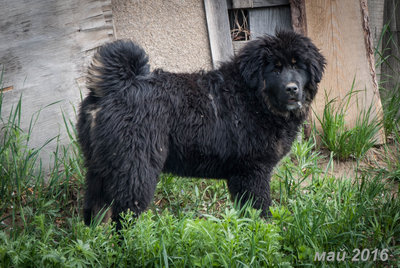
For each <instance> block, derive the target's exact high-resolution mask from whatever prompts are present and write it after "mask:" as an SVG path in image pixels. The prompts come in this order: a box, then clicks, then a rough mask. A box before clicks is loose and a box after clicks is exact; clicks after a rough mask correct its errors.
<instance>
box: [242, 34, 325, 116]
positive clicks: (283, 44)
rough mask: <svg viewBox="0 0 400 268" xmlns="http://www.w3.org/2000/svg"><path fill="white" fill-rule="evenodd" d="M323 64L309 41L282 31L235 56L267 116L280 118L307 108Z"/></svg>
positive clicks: (255, 43) (312, 97)
mask: <svg viewBox="0 0 400 268" xmlns="http://www.w3.org/2000/svg"><path fill="white" fill-rule="evenodd" d="M325 62H326V61H325V58H324V57H323V56H322V55H321V53H320V52H319V50H318V49H317V48H316V47H315V46H314V45H313V44H312V42H311V40H310V39H308V38H307V37H304V36H302V35H299V34H297V33H294V32H284V31H281V32H277V33H276V36H269V35H266V36H263V37H261V38H259V39H257V40H254V41H251V42H250V43H249V44H248V45H247V46H246V47H244V48H243V50H242V51H241V52H240V54H239V68H240V73H241V75H242V77H243V79H244V81H245V83H246V84H247V86H248V87H249V88H251V89H252V90H256V92H257V93H259V94H260V95H261V96H262V99H263V101H264V102H265V103H266V104H267V106H268V108H269V109H270V110H271V112H275V113H277V114H281V115H288V114H290V112H291V111H294V112H296V111H297V110H299V109H301V108H302V107H304V106H307V107H308V106H309V104H310V103H311V101H312V100H313V99H314V97H315V94H316V93H317V88H318V87H317V86H318V83H319V82H320V81H321V78H322V74H323V71H324V68H325Z"/></svg>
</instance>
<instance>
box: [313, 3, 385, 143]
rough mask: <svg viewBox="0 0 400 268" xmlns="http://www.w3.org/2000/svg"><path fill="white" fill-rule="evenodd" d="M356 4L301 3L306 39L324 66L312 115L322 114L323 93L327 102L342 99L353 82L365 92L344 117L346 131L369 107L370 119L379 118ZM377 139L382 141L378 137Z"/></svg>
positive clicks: (375, 87)
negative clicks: (370, 108) (371, 107)
mask: <svg viewBox="0 0 400 268" xmlns="http://www.w3.org/2000/svg"><path fill="white" fill-rule="evenodd" d="M360 1H363V0H359V1H346V0H314V1H305V4H306V13H307V16H306V18H307V32H308V36H309V37H310V38H311V39H312V40H313V41H314V43H315V44H316V46H317V47H318V48H320V49H321V51H322V54H323V55H325V57H326V58H327V62H328V64H327V68H326V72H325V75H324V77H323V80H322V81H321V83H320V86H319V92H318V94H317V96H316V101H315V105H314V110H315V112H316V113H317V114H318V115H320V116H321V115H322V113H323V108H324V105H325V90H326V91H327V92H328V93H329V97H330V98H338V99H339V100H341V99H344V98H345V96H346V95H347V94H348V93H349V91H350V90H351V89H352V83H353V80H354V81H355V84H354V90H362V91H365V93H362V94H358V101H357V102H356V100H353V102H352V103H351V105H350V106H349V110H348V113H347V116H346V123H347V125H348V127H353V126H354V125H355V122H356V118H357V115H358V113H359V111H360V108H368V107H369V106H370V105H373V108H374V109H373V114H372V115H373V116H377V117H378V118H379V117H381V102H380V97H379V94H378V89H377V86H376V84H375V81H374V80H375V79H374V75H375V74H374V72H372V71H371V62H370V61H369V60H370V57H369V54H370V51H371V48H370V47H369V44H368V42H366V39H365V34H364V28H363V20H364V19H365V13H363V11H362V2H360ZM311 2H312V3H311ZM364 26H365V25H364ZM372 68H373V66H372ZM378 139H379V141H383V135H382V133H381V135H380V136H379V137H378Z"/></svg>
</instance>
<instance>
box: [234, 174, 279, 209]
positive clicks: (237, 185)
mask: <svg viewBox="0 0 400 268" xmlns="http://www.w3.org/2000/svg"><path fill="white" fill-rule="evenodd" d="M249 171H250V172H249ZM269 181H270V172H266V171H264V170H262V168H258V167H257V168H254V169H252V170H247V173H246V174H238V175H234V176H231V177H230V178H229V179H228V189H229V192H230V193H231V196H232V199H233V200H236V202H238V203H239V205H240V206H243V205H244V204H246V203H247V202H250V203H251V205H252V207H254V208H255V209H261V216H263V217H267V216H268V215H269V206H270V205H271V197H270V186H269Z"/></svg>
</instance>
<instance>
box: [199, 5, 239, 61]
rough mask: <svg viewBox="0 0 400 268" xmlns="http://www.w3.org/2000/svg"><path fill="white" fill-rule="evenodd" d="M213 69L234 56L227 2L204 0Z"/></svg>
mask: <svg viewBox="0 0 400 268" xmlns="http://www.w3.org/2000/svg"><path fill="white" fill-rule="evenodd" d="M204 8H205V11H206V18H207V27H208V36H209V39H210V47H211V56H212V61H213V67H214V68H217V67H218V66H219V64H220V63H221V62H224V61H227V60H229V59H230V58H231V57H232V55H233V47H232V40H231V36H230V28H229V18H228V7H227V4H226V0H216V1H213V0H204Z"/></svg>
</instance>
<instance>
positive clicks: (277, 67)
mask: <svg viewBox="0 0 400 268" xmlns="http://www.w3.org/2000/svg"><path fill="white" fill-rule="evenodd" d="M281 70H282V63H281V62H280V61H277V62H276V63H275V68H274V71H275V72H277V73H280V72H281Z"/></svg>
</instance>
